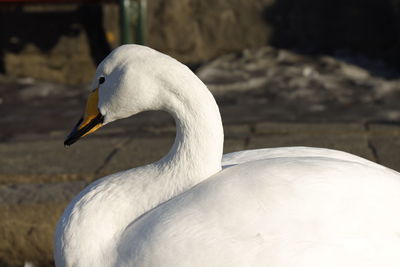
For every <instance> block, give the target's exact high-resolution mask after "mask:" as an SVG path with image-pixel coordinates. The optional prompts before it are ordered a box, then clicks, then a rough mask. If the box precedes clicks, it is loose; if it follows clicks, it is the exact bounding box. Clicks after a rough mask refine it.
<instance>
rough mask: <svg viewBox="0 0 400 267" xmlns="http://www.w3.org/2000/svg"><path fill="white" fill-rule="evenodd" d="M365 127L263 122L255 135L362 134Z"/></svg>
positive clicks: (339, 124) (359, 124)
mask: <svg viewBox="0 0 400 267" xmlns="http://www.w3.org/2000/svg"><path fill="white" fill-rule="evenodd" d="M363 132H365V127H364V125H363V124H361V123H281V122H263V123H257V124H256V126H255V134H257V135H261V134H286V133H297V134H300V133H303V134H313V135H314V134H321V133H329V134H340V133H342V134H343V133H345V134H361V133H363Z"/></svg>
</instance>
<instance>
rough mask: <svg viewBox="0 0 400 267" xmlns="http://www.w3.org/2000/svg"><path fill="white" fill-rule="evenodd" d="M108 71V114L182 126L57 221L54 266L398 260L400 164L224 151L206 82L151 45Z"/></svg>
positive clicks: (122, 53)
mask: <svg viewBox="0 0 400 267" xmlns="http://www.w3.org/2000/svg"><path fill="white" fill-rule="evenodd" d="M101 76H104V77H105V82H104V83H103V84H101V85H100V88H99V106H98V107H99V110H100V111H101V113H102V114H103V115H104V118H105V123H109V122H112V121H114V120H116V119H119V118H125V117H129V116H131V115H134V114H137V113H139V112H142V111H145V110H164V111H167V112H169V113H170V114H171V115H172V116H173V117H174V119H175V121H176V125H177V135H176V139H175V143H174V145H173V147H172V148H171V150H170V151H169V153H168V154H167V155H166V156H165V157H163V158H162V159H161V160H159V161H158V162H155V163H152V164H149V165H146V166H142V167H139V168H134V169H130V170H126V171H122V172H119V173H116V174H113V175H110V176H107V177H104V178H102V179H100V180H98V181H96V182H94V183H93V184H91V185H89V186H88V187H87V188H86V189H84V190H83V191H82V192H81V193H80V194H79V195H78V196H76V197H75V198H74V200H73V201H72V202H71V203H70V205H69V206H68V208H67V209H66V210H65V212H64V214H63V216H62V218H61V219H60V221H59V223H58V226H57V231H56V238H55V261H56V266H58V267H67V266H68V267H89V266H102V267H111V266H135V267H150V266H152V267H156V266H157V267H173V266H174V267H177V266H185V267H191V266H193V267H200V266H207V267H210V266H219V267H221V266H222V267H224V266H226V267H235V266H238V267H239V266H240V267H244V266H249V267H250V266H251V267H257V266H270V267H292V266H293V267H294V266H295V267H321V266H324V267H329V266H332V267H333V266H335V267H337V266H341V267H367V266H370V267H372V266H374V267H389V266H390V267H391V266H393V267H395V266H396V267H398V266H400V175H399V174H398V173H397V172H395V171H393V170H391V169H388V168H385V167H383V166H381V165H378V164H376V163H373V162H370V161H368V160H365V159H362V158H360V157H357V156H354V155H351V154H348V153H345V152H340V151H334V150H328V149H322V148H308V147H289V148H271V149H259V150H249V151H241V152H236V153H231V154H227V155H225V156H224V157H223V158H222V147H223V130H222V123H221V117H220V114H219V110H218V107H217V105H216V103H215V100H214V98H213V97H212V95H211V94H210V92H209V91H208V89H207V87H206V86H205V85H204V84H203V83H202V82H201V81H200V80H199V79H198V78H197V77H196V76H195V75H194V74H193V73H192V72H191V71H190V70H189V69H188V68H187V67H185V66H184V65H182V64H181V63H179V62H178V61H176V60H174V59H172V58H170V57H168V56H166V55H164V54H161V53H159V52H157V51H155V50H152V49H150V48H147V47H143V46H138V45H126V46H122V47H119V48H117V49H116V50H114V51H113V52H112V53H111V54H110V55H109V56H108V57H107V58H106V59H105V60H104V61H103V62H102V63H101V64H100V65H99V67H98V69H97V72H96V76H95V78H94V82H93V85H92V87H93V88H96V87H97V86H98V82H97V81H98V79H99V77H101ZM137 156H138V157H140V155H137ZM221 160H222V164H221ZM222 167H223V169H222Z"/></svg>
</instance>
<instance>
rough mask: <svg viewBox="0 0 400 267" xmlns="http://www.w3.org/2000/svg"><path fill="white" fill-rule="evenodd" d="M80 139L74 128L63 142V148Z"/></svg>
mask: <svg viewBox="0 0 400 267" xmlns="http://www.w3.org/2000/svg"><path fill="white" fill-rule="evenodd" d="M79 138H80V135H78V134H77V129H76V128H74V129H73V130H72V131H71V133H70V134H69V135H68V136H67V138H65V140H64V146H65V147H69V146H70V145H72V144H73V143H75V142H76V141H78V140H79Z"/></svg>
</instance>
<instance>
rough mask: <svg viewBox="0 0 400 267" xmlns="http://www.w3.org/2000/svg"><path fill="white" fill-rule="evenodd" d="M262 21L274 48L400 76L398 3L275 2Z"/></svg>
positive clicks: (359, 0) (361, 0)
mask: <svg viewBox="0 0 400 267" xmlns="http://www.w3.org/2000/svg"><path fill="white" fill-rule="evenodd" d="M263 16H264V20H265V21H266V23H268V24H269V25H272V27H273V29H274V33H273V36H272V45H274V46H276V47H279V48H286V49H290V50H295V51H296V52H301V53H305V54H309V55H319V54H329V55H333V56H335V57H337V58H340V59H342V60H345V61H350V62H351V63H353V64H357V65H361V66H362V67H364V68H367V69H369V70H370V71H371V72H373V73H374V74H376V75H379V76H382V77H385V78H394V76H399V73H400V72H399V70H400V49H399V47H400V0H380V1H376V0H324V1H321V0H279V1H275V4H274V5H272V6H270V7H268V8H266V9H265V10H264V12H263ZM270 42H271V41H270Z"/></svg>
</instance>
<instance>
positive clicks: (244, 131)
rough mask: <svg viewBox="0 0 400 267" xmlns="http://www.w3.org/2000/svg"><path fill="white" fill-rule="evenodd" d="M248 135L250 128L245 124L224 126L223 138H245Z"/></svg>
mask: <svg viewBox="0 0 400 267" xmlns="http://www.w3.org/2000/svg"><path fill="white" fill-rule="evenodd" d="M250 134H251V131H250V126H249V125H247V124H236V125H231V124H229V125H224V135H225V138H238V137H243V138H246V137H247V136H249V135H250Z"/></svg>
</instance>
